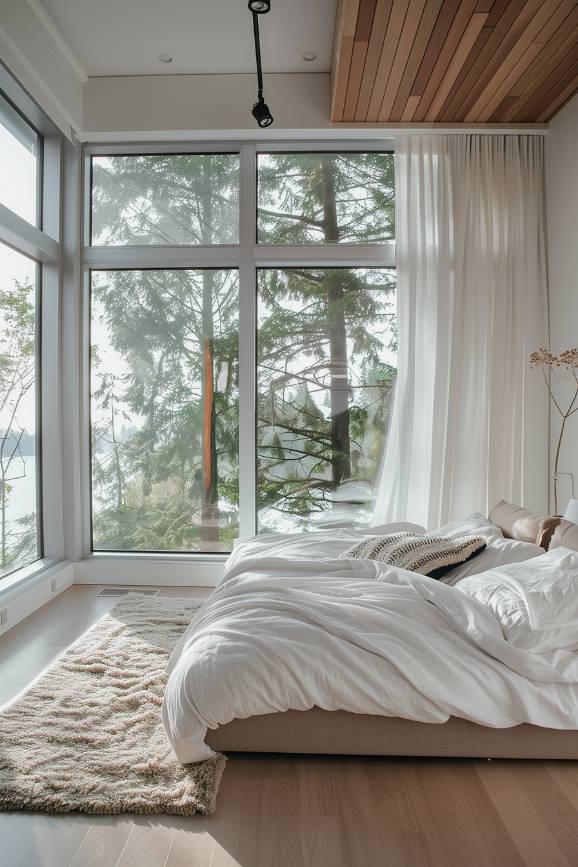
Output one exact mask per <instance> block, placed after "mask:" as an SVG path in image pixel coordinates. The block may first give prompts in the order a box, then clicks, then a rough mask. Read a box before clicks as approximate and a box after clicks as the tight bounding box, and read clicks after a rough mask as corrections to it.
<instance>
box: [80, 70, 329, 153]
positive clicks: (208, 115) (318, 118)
mask: <svg viewBox="0 0 578 867" xmlns="http://www.w3.org/2000/svg"><path fill="white" fill-rule="evenodd" d="M256 87H257V82H256V78H255V76H254V75H147V76H124V77H110V78H89V79H88V81H87V82H86V84H85V85H84V94H83V99H84V121H83V133H82V139H83V140H84V141H92V142H97V141H103V140H104V141H115V140H116V141H123V140H125V141H126V140H132V141H134V140H139V139H140V140H144V139H147V140H151V139H155V138H158V139H163V138H167V135H168V136H170V138H172V139H186V138H191V137H196V138H198V137H202V138H211V137H212V138H214V137H215V135H216V136H217V137H219V133H221V137H222V133H223V132H225V131H226V134H227V135H228V136H229V137H235V136H237V135H238V137H240V138H241V137H246V133H247V132H250V134H251V135H252V136H255V135H256V134H257V132H258V128H257V126H256V124H255V121H254V120H253V117H252V116H251V109H252V107H253V103H254V102H256V100H257V91H256ZM329 88H330V77H329V75H328V74H325V73H278V74H273V75H267V76H266V79H265V101H266V102H267V104H268V105H269V108H270V109H271V113H272V114H273V116H274V118H275V125H274V126H273V127H271V128H270V129H268V130H264V131H262V132H261V135H264V136H269V137H273V138H274V137H277V136H279V135H280V134H282V133H283V131H284V130H291V131H298V130H303V131H304V133H305V131H307V135H308V136H311V131H312V130H315V129H322V128H327V127H331V126H332V124H331V122H330V117H329V106H330V96H329Z"/></svg>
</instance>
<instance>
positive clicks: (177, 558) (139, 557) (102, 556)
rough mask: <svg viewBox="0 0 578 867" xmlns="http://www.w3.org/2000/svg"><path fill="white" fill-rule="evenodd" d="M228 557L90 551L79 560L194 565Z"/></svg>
mask: <svg viewBox="0 0 578 867" xmlns="http://www.w3.org/2000/svg"><path fill="white" fill-rule="evenodd" d="M228 557H229V554H218V553H215V554H210V553H204V552H199V553H192V552H191V553H189V554H177V553H172V552H167V553H163V552H162V551H126V552H125V551H92V552H91V553H90V554H87V555H86V556H85V557H83V559H82V561H81V562H86V561H91V560H92V561H98V562H101V563H111V562H118V563H127V564H129V563H142V564H144V563H175V564H183V563H190V564H191V565H196V564H199V563H224V562H225V561H226V560H227V558H228Z"/></svg>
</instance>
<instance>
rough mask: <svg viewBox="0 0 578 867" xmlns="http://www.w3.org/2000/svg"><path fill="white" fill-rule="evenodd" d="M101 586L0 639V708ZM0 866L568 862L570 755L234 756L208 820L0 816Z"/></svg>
mask: <svg viewBox="0 0 578 867" xmlns="http://www.w3.org/2000/svg"><path fill="white" fill-rule="evenodd" d="M99 589H100V588H99V587H94V586H93V587H82V586H76V587H73V588H71V589H70V590H67V591H66V592H65V593H63V594H61V596H59V597H58V598H57V599H55V600H54V601H53V602H51V603H50V604H49V605H47V606H45V607H44V608H42V609H41V610H40V611H38V612H37V613H36V614H34V615H33V616H32V617H29V618H28V619H27V620H25V621H24V622H23V623H21V624H19V625H18V626H16V627H15V628H14V629H13V630H10V631H9V632H8V633H7V634H6V635H4V636H3V637H2V638H0V703H2V702H4V701H7V700H8V699H10V698H11V697H12V696H14V695H16V694H17V693H18V692H19V691H20V690H21V689H23V688H24V687H25V686H26V684H27V683H29V682H30V681H31V680H32V679H33V678H34V677H36V676H37V675H38V674H39V673H40V672H41V671H42V670H43V669H44V668H46V667H47V666H48V665H49V664H50V663H51V662H52V661H53V660H54V659H55V658H56V657H57V656H58V655H59V654H60V653H61V652H62V650H64V649H65V648H66V647H67V646H68V645H69V644H70V643H71V642H72V641H74V640H75V639H76V638H77V637H78V636H79V635H81V634H82V633H83V632H84V631H85V630H86V629H88V628H89V626H90V625H91V624H92V623H94V622H95V621H96V620H97V619H98V618H99V617H101V616H102V615H103V614H104V613H105V612H106V611H107V610H108V609H109V608H111V607H113V606H114V604H115V603H116V600H115V599H106V598H102V599H98V598H97V596H96V594H97V593H98V590H99ZM163 592H164V593H166V594H167V595H172V596H199V597H203V596H204V595H205V593H206V592H207V591H205V590H202V589H201V590H199V589H197V590H194V589H185V588H174V589H166V590H165V591H163ZM0 865H1V867H17V865H27V867H39V865H41V867H48V865H54V867H67V865H74V867H89V865H90V867H92V865H102V867H114V865H122V867H129V865H139V867H183V865H186V867H234V865H239V867H273V865H278V867H301V865H307V867H341V865H349V867H374V865H375V867H377V865H379V867H382V865H383V867H402V865H403V867H422V865H423V867H426V865H427V867H449V865H451V867H478V865H492V867H522V865H531V867H554V865H561V867H562V865H565V867H566V865H568V867H576V865H578V763H574V762H543V763H541V762H518V761H516V762H514V761H509V762H508V761H493V762H485V761H462V760H456V761H447V760H445V761H441V760H440V761H438V760H423V761H422V760H403V759H363V758H351V759H350V758H329V757H327V758H325V757H323V758H314V757H299V758H295V757H288V756H265V755H237V756H232V757H231V758H230V760H229V763H228V765H227V769H226V771H225V775H224V777H223V783H222V785H221V790H220V792H219V798H218V805H217V811H216V813H215V815H213V816H208V817H202V816H193V817H190V818H175V817H170V816H144V817H139V816H83V815H72V814H68V815H64V816H50V815H44V814H30V813H0Z"/></svg>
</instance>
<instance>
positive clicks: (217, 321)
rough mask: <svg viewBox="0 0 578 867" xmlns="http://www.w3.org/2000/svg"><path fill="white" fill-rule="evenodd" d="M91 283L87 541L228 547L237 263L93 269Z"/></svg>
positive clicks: (235, 492)
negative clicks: (90, 527) (89, 513)
mask: <svg viewBox="0 0 578 867" xmlns="http://www.w3.org/2000/svg"><path fill="white" fill-rule="evenodd" d="M91 288H92V293H91V298H92V301H91V419H92V519H93V547H94V548H95V549H96V550H101V551H181V552H184V551H228V550H230V548H231V544H232V541H233V539H234V538H235V537H236V536H237V535H238V502H239V458H238V426H239V407H238V316H239V298H238V273H237V271H235V270H224V269H221V270H179V269H170V270H169V269H166V270H119V271H93V272H92V280H91Z"/></svg>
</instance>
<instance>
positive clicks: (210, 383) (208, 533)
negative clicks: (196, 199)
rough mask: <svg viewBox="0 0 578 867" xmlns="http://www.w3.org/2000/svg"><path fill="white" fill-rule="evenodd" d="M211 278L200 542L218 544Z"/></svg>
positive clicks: (207, 217) (206, 201) (207, 203)
mask: <svg viewBox="0 0 578 867" xmlns="http://www.w3.org/2000/svg"><path fill="white" fill-rule="evenodd" d="M210 174H211V173H210V167H209V166H207V164H206V163H204V165H203V191H202V215H203V243H205V244H210V243H211V242H212V224H213V203H212V199H211V177H210ZM213 295H214V274H213V272H212V271H203V299H202V354H203V358H202V389H201V400H202V415H203V429H202V466H203V473H202V477H203V494H202V497H203V499H202V503H201V540H202V541H204V542H218V540H219V507H218V502H219V477H218V470H217V442H216V425H215V421H216V419H215V371H214V355H215V335H214V321H213Z"/></svg>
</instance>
